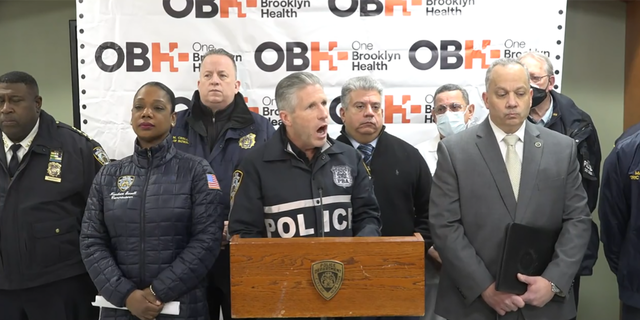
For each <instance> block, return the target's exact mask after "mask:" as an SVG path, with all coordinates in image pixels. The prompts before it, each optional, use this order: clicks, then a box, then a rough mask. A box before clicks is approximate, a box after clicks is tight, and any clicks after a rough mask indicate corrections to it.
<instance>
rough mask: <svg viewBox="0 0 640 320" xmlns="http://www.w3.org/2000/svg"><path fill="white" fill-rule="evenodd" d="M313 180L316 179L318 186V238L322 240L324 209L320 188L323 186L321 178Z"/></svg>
mask: <svg viewBox="0 0 640 320" xmlns="http://www.w3.org/2000/svg"><path fill="white" fill-rule="evenodd" d="M315 178H316V182H317V184H318V194H320V224H319V225H320V236H321V237H322V238H324V208H323V205H324V201H323V200H322V189H323V187H322V185H323V183H322V176H321V175H318V176H316V177H315Z"/></svg>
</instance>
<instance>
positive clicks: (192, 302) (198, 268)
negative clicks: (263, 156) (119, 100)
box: [80, 135, 225, 320]
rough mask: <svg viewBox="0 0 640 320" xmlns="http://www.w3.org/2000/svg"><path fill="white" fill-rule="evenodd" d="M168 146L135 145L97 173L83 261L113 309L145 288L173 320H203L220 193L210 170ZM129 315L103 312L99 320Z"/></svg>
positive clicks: (214, 251)
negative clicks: (174, 313) (169, 309)
mask: <svg viewBox="0 0 640 320" xmlns="http://www.w3.org/2000/svg"><path fill="white" fill-rule="evenodd" d="M171 140H172V137H171V135H168V136H167V138H166V139H165V140H164V141H163V142H162V143H161V144H159V145H157V146H155V147H152V148H150V149H142V148H140V147H139V146H138V145H137V144H136V146H135V152H134V154H133V155H132V156H129V157H126V158H124V159H122V160H119V161H114V162H112V163H111V164H109V165H108V166H105V167H104V168H103V169H102V170H101V171H100V172H99V173H98V175H97V176H96V178H95V181H94V182H93V186H92V187H91V193H90V195H89V200H88V203H87V208H86V212H85V217H84V220H83V222H82V233H81V235H80V243H81V251H82V259H83V260H84V263H85V265H86V267H87V270H88V271H89V275H90V276H91V279H92V280H93V283H94V284H95V286H96V288H97V289H98V291H99V292H100V294H101V295H102V296H104V298H105V299H106V300H107V301H109V302H111V303H112V304H114V305H115V306H117V307H123V306H125V303H126V299H127V297H128V296H129V295H130V294H131V292H133V291H134V290H136V289H140V290H142V289H145V288H147V287H149V286H151V288H152V291H153V292H154V293H155V294H156V296H157V297H158V299H159V300H160V301H162V302H169V301H180V314H181V315H183V316H182V317H178V318H175V317H171V319H194V320H195V319H198V320H200V319H206V315H207V306H206V290H205V282H204V281H203V279H204V278H205V277H206V275H207V272H208V270H209V269H210V268H211V266H212V265H213V262H214V260H215V259H216V256H217V255H218V253H219V251H220V242H221V237H222V228H223V224H224V218H225V217H224V216H223V214H222V206H221V205H220V203H219V201H220V198H221V194H222V192H221V191H220V187H219V185H218V182H217V181H216V177H215V175H214V173H213V171H212V170H211V167H210V166H209V164H208V163H207V162H206V161H205V160H204V159H201V158H197V157H195V156H192V155H188V154H186V153H182V152H179V151H177V150H176V149H175V148H174V147H173V143H172V141H171ZM129 315H130V314H129V311H127V310H117V309H103V310H102V319H129V318H128V317H129ZM185 315H188V316H185ZM157 319H158V320H160V319H167V318H164V317H163V316H158V317H157Z"/></svg>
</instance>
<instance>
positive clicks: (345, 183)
mask: <svg viewBox="0 0 640 320" xmlns="http://www.w3.org/2000/svg"><path fill="white" fill-rule="evenodd" d="M331 173H333V183H335V184H336V186H338V187H343V188H348V187H351V185H352V184H353V177H352V176H351V167H349V166H333V167H331Z"/></svg>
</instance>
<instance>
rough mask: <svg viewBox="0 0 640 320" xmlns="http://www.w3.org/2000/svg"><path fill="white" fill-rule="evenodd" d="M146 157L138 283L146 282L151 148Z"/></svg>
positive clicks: (141, 208)
mask: <svg viewBox="0 0 640 320" xmlns="http://www.w3.org/2000/svg"><path fill="white" fill-rule="evenodd" d="M147 157H148V158H149V165H148V166H147V174H146V175H145V179H144V189H142V206H141V207H140V258H141V259H140V283H142V284H144V283H146V279H145V272H144V269H145V264H146V263H145V256H146V254H145V251H144V250H145V249H144V242H145V240H146V235H145V230H146V228H145V212H144V211H145V202H146V198H147V187H148V186H149V176H150V173H151V163H152V161H153V158H151V150H147Z"/></svg>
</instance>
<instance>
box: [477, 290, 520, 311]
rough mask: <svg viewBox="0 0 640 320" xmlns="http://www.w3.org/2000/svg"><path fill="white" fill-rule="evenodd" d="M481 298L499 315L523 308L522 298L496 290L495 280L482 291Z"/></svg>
mask: <svg viewBox="0 0 640 320" xmlns="http://www.w3.org/2000/svg"><path fill="white" fill-rule="evenodd" d="M482 299H484V301H485V302H486V303H487V304H488V305H489V306H490V307H491V308H493V310H495V311H496V312H497V313H498V314H499V315H501V316H504V315H505V314H507V312H510V311H517V310H518V309H519V308H524V301H523V300H522V298H520V297H519V296H517V295H515V294H512V293H506V292H500V291H496V283H495V282H494V283H492V284H491V285H490V286H489V288H487V289H486V290H485V291H484V292H483V293H482Z"/></svg>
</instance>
